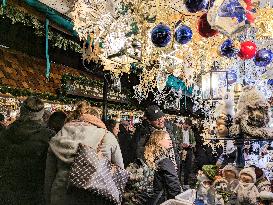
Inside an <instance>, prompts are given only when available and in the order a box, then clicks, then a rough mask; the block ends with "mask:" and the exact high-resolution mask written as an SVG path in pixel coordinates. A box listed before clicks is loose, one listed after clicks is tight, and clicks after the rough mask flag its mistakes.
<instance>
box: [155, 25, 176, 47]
mask: <svg viewBox="0 0 273 205" xmlns="http://www.w3.org/2000/svg"><path fill="white" fill-rule="evenodd" d="M171 38H172V33H171V29H170V27H168V26H166V25H164V24H162V23H160V24H158V25H157V26H156V27H154V28H153V30H152V32H151V39H152V42H153V44H154V45H155V46H157V47H165V46H167V45H168V44H169V43H170V41H171Z"/></svg>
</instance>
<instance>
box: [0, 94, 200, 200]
mask: <svg viewBox="0 0 273 205" xmlns="http://www.w3.org/2000/svg"><path fill="white" fill-rule="evenodd" d="M3 120H4V119H3V116H0V125H1V130H0V140H1V142H0V154H1V155H0V204H6V205H26V204H27V205H45V204H46V205H62V204H65V205H69V204H71V205H78V204H92V205H104V204H113V202H112V201H111V200H110V199H107V198H105V197H103V196H100V194H98V193H92V192H87V191H86V190H82V189H69V188H68V187H69V182H68V181H69V180H68V174H69V171H70V167H71V165H72V163H73V162H74V159H75V155H76V153H77V150H78V147H79V144H84V145H86V146H88V147H91V148H93V149H94V150H97V149H98V147H99V148H100V150H101V153H102V154H103V156H104V157H105V158H107V159H108V160H109V161H110V162H111V163H112V164H114V165H116V166H118V167H120V168H124V167H125V168H126V167H127V166H128V165H129V164H130V163H134V162H136V161H137V159H142V160H143V161H144V162H145V163H146V164H147V166H148V167H149V169H151V170H153V171H154V179H153V194H152V195H149V196H147V197H146V199H145V200H144V201H143V200H142V204H160V203H161V202H163V201H165V200H167V199H170V198H174V197H175V196H176V195H178V194H179V193H181V192H182V191H183V189H182V188H184V189H186V188H189V184H190V182H191V180H193V179H191V177H190V174H191V172H192V170H193V165H194V154H195V153H197V152H196V147H198V146H200V145H198V143H196V142H198V140H196V139H197V138H198V132H195V130H194V125H193V123H192V121H191V120H190V119H189V118H186V119H185V120H184V121H180V122H176V123H175V122H170V121H169V122H166V121H165V114H164V113H163V112H162V110H160V108H159V107H158V106H154V105H152V106H149V107H148V108H147V109H146V111H145V114H144V117H143V120H142V122H141V123H139V124H138V125H137V126H133V125H132V123H131V122H130V121H127V120H123V121H121V122H118V121H116V120H113V119H109V120H108V121H106V122H103V121H102V120H101V116H100V115H99V112H98V110H97V109H96V108H94V107H91V106H90V105H89V103H87V102H86V101H82V102H80V103H78V104H77V108H76V110H75V111H73V112H71V113H65V112H62V111H57V112H55V113H53V114H50V115H49V113H46V114H45V109H44V103H43V102H42V101H41V100H40V99H38V98H37V97H29V98H27V99H26V100H25V101H24V102H23V104H22V106H21V108H20V117H19V118H18V119H16V120H15V122H13V123H12V124H11V125H9V126H8V127H6V126H4V123H2V121H3ZM102 137H103V140H102V141H101V139H102ZM189 180H190V181H189Z"/></svg>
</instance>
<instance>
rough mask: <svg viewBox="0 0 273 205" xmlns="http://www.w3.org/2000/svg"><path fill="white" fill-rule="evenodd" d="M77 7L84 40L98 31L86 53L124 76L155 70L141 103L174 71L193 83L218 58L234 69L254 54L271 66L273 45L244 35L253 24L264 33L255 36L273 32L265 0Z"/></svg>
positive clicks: (113, 0) (80, 0)
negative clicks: (262, 1)
mask: <svg viewBox="0 0 273 205" xmlns="http://www.w3.org/2000/svg"><path fill="white" fill-rule="evenodd" d="M72 10H73V11H72V12H71V16H72V20H73V22H74V25H75V26H74V29H75V30H76V31H77V32H78V34H79V36H80V38H81V39H83V40H84V41H87V40H88V38H90V36H91V43H90V44H89V47H87V48H85V52H84V56H83V59H88V60H89V61H100V62H101V63H102V64H103V65H104V69H105V70H108V71H110V72H111V73H113V75H115V76H116V77H117V76H120V75H122V73H123V72H127V73H128V72H130V71H131V70H132V64H133V65H134V66H133V67H141V68H142V72H143V76H145V75H146V74H147V73H149V75H150V77H149V78H144V77H143V76H141V77H140V80H141V81H146V82H141V84H140V85H139V86H136V87H135V96H136V97H137V98H138V99H139V101H141V100H143V99H145V98H146V97H148V94H147V92H148V91H149V92H151V90H153V89H158V91H160V92H162V90H163V89H164V87H165V86H166V79H167V76H169V75H173V76H175V77H178V78H179V79H181V80H182V81H183V82H184V83H185V86H186V87H187V88H189V87H191V86H192V85H193V84H194V83H198V80H199V77H200V73H204V72H208V71H210V70H211V66H212V65H213V63H214V62H218V64H219V68H220V69H222V70H228V69H230V66H231V65H234V64H235V63H237V64H238V62H246V61H249V60H250V59H251V60H252V61H253V62H254V66H255V67H266V70H271V65H272V63H271V62H272V60H273V57H272V52H271V48H269V47H267V46H263V44H260V43H257V42H256V40H255V39H252V38H250V39H248V38H244V39H243V38H241V36H242V35H245V36H247V32H248V30H249V28H251V27H252V28H255V30H256V31H258V32H257V36H256V35H255V38H256V37H257V38H261V37H265V36H266V37H267V38H268V37H272V36H270V34H271V33H272V32H271V30H272V28H271V27H272V26H271V27H270V25H271V24H272V21H273V20H272V19H270V17H268V16H270V15H267V14H270V13H272V12H273V11H272V10H273V9H272V8H270V7H265V8H259V1H255V2H254V1H249V0H215V1H210V0H185V1H184V2H182V1H178V0H176V1H170V0H145V1H141V0H106V1H105V0H103V1H102V0H88V1H86V0H76V1H75V3H74V7H73V9H72ZM255 12H256V13H255ZM268 25H269V26H268ZM265 30H266V31H265ZM262 33H263V35H262ZM264 40H267V39H264ZM154 65H156V66H154ZM150 78H152V79H153V82H157V83H151V82H152V80H151V79H150ZM236 79H239V78H236Z"/></svg>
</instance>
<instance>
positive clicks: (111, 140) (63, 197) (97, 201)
mask: <svg viewBox="0 0 273 205" xmlns="http://www.w3.org/2000/svg"><path fill="white" fill-rule="evenodd" d="M102 136H104V138H103V143H102V146H101V149H102V153H103V155H104V156H105V157H107V158H108V159H109V160H110V161H111V162H112V163H114V164H116V165H118V166H120V167H122V168H123V167H124V165H123V159H122V155H121V151H120V147H119V144H118V141H117V139H116V138H115V136H114V135H113V134H112V133H110V132H108V131H107V130H106V129H105V128H100V127H98V126H96V125H93V124H90V123H86V122H83V121H79V122H70V123H67V124H65V126H64V127H63V128H62V130H61V131H60V132H59V133H58V134H57V135H56V136H54V137H53V138H52V139H51V141H50V143H49V144H50V148H49V151H48V157H47V163H46V173H45V196H46V202H47V205H70V204H71V205H72V204H73V205H80V204H90V205H91V204H92V205H104V204H111V203H110V202H108V201H106V200H105V199H103V198H101V197H99V196H96V195H92V194H90V193H89V192H80V191H76V192H73V193H70V192H68V191H67V177H68V172H69V170H70V166H71V164H72V162H73V160H74V155H75V153H76V151H77V148H78V145H79V143H82V144H85V145H88V146H90V147H92V148H94V149H97V147H98V145H99V143H100V139H101V138H102Z"/></svg>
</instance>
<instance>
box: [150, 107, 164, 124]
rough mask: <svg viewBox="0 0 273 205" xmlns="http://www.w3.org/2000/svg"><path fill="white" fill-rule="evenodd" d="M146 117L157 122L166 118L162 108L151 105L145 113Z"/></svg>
mask: <svg viewBox="0 0 273 205" xmlns="http://www.w3.org/2000/svg"><path fill="white" fill-rule="evenodd" d="M145 116H146V117H147V119H148V120H150V121H155V120H157V119H159V118H161V117H163V116H165V114H164V112H162V110H160V108H159V107H158V106H156V105H151V106H149V107H147V109H146V111H145Z"/></svg>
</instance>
